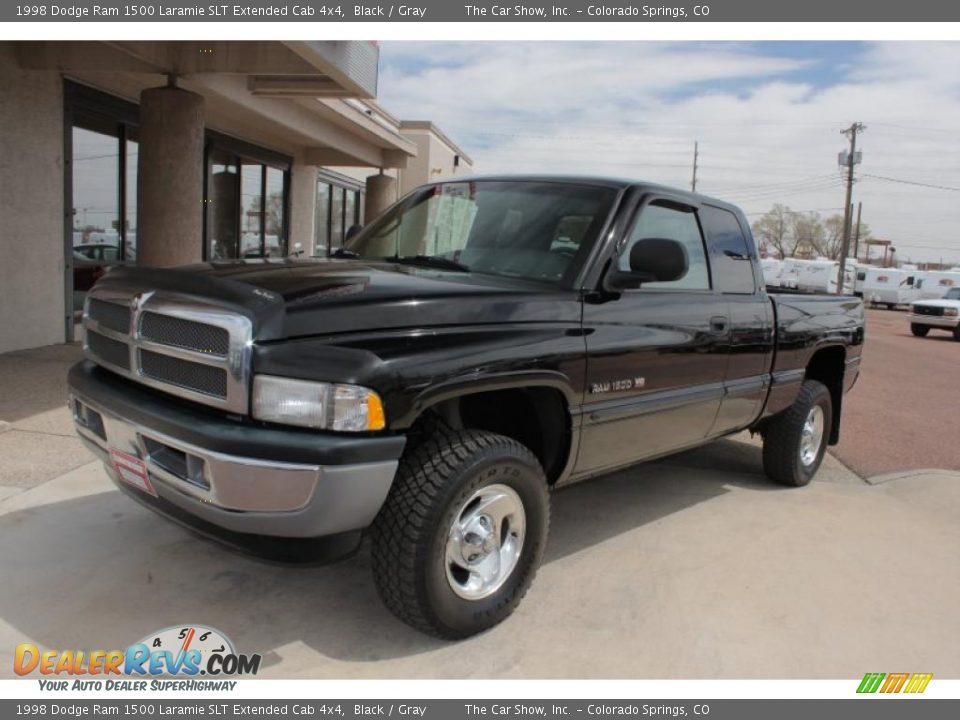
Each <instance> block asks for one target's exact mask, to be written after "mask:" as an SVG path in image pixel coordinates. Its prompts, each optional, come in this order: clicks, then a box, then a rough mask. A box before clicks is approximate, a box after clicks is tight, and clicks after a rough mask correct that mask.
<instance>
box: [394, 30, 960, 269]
mask: <svg viewBox="0 0 960 720" xmlns="http://www.w3.org/2000/svg"><path fill="white" fill-rule="evenodd" d="M380 49H381V60H380V62H381V65H380V88H379V93H378V101H379V102H381V103H382V104H383V105H384V107H386V108H388V109H389V110H390V112H391V113H393V114H395V115H397V116H399V117H401V118H404V119H409V120H432V121H433V122H434V123H436V124H437V125H439V126H440V128H441V129H442V130H443V131H444V132H445V133H446V134H447V135H448V136H450V137H451V138H452V139H453V140H454V141H455V142H456V143H457V144H459V145H460V147H461V148H463V150H464V151H465V152H466V153H467V154H468V155H469V156H470V157H471V158H472V159H473V161H474V166H475V168H476V170H477V172H478V173H481V174H484V173H512V172H534V173H564V174H566V173H573V174H599V175H612V176H617V177H627V178H636V179H641V180H648V181H653V182H660V183H664V184H667V185H672V186H676V187H682V188H689V187H690V181H691V175H692V166H693V148H694V142H698V143H699V162H698V166H699V168H698V172H697V190H698V191H700V192H703V193H706V194H709V195H714V196H716V197H719V198H722V199H724V200H728V201H730V202H734V203H736V204H738V205H739V206H740V207H742V208H743V210H744V212H746V213H747V215H748V217H749V218H750V220H751V222H752V221H753V220H755V219H757V218H758V217H759V216H760V215H762V214H763V213H764V212H766V211H767V210H769V209H770V207H771V206H772V205H773V204H774V203H782V204H784V205H788V206H789V207H790V208H791V209H792V210H795V211H806V210H815V211H818V212H819V213H820V214H821V215H822V216H823V217H827V216H829V215H832V214H835V213H842V212H843V204H844V187H843V182H842V178H841V169H840V168H839V167H838V164H837V154H838V153H839V152H840V151H842V150H844V149H846V148H847V139H846V138H845V136H843V135H841V130H842V129H844V128H846V127H849V126H850V124H851V123H853V122H862V123H863V124H864V125H865V126H866V130H865V131H864V133H863V134H862V135H860V136H859V138H858V150H862V152H863V161H862V164H861V165H859V166H858V167H857V171H856V174H857V182H856V184H855V185H854V191H853V201H854V203H856V202H858V201H862V203H863V221H864V222H865V223H867V224H868V225H869V227H870V230H871V233H872V235H873V236H874V237H876V238H882V239H889V240H891V241H892V242H893V244H894V246H895V247H896V248H897V257H898V258H899V259H900V260H903V261H907V260H912V261H938V260H940V259H941V258H942V259H943V260H944V261H947V262H951V261H952V262H956V263H958V264H960V43H912V42H898V43H853V42H849V43H839V42H758V43H718V42H714V43H699V42H682V43H655V42H645V43H628V42H603V43H601V42H584V43H570V42H544V41H540V42H529V43H525V42H512V43H488V42H470V43H424V42H384V43H382V44H381V46H380ZM928 186H938V187H928Z"/></svg>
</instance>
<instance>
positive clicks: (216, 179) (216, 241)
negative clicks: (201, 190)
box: [206, 150, 240, 260]
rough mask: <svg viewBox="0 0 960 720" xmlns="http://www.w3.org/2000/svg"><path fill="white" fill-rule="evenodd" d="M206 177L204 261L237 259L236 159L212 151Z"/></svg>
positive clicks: (237, 172)
mask: <svg viewBox="0 0 960 720" xmlns="http://www.w3.org/2000/svg"><path fill="white" fill-rule="evenodd" d="M208 166H209V170H208V176H207V203H206V206H207V257H209V258H210V259H211V260H224V259H226V258H235V257H238V255H239V252H238V249H239V245H238V238H237V217H238V214H239V212H240V210H239V202H238V198H237V189H238V186H237V177H238V176H239V168H238V166H237V164H236V162H235V158H234V157H233V156H231V155H228V154H226V153H223V152H219V151H216V150H214V151H212V152H211V153H210V158H209V163H208Z"/></svg>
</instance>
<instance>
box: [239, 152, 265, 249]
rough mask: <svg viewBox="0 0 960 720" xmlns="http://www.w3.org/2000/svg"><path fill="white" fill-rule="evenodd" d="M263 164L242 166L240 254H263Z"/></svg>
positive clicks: (245, 164)
mask: <svg viewBox="0 0 960 720" xmlns="http://www.w3.org/2000/svg"><path fill="white" fill-rule="evenodd" d="M262 203H263V166H262V165H260V164H256V165H251V164H247V163H244V164H243V165H241V166H240V256H241V257H261V256H262V255H263V225H262V222H261V221H262V219H263V218H262V217H261V210H262Z"/></svg>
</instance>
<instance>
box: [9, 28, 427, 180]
mask: <svg viewBox="0 0 960 720" xmlns="http://www.w3.org/2000/svg"><path fill="white" fill-rule="evenodd" d="M18 53H19V60H20V65H21V66H22V67H23V68H24V69H29V70H49V71H56V72H60V73H62V74H63V75H65V76H67V77H70V78H73V79H75V80H78V81H80V82H83V83H86V84H89V85H92V86H94V87H97V88H99V89H101V90H104V91H105V92H109V93H113V94H116V95H119V96H121V97H126V98H128V99H130V100H134V101H136V100H137V99H138V97H139V94H140V92H141V91H142V90H143V89H145V88H148V87H155V86H157V85H160V84H162V83H163V82H165V81H166V77H167V76H170V75H174V76H176V77H177V81H178V84H179V85H180V86H181V87H183V88H184V89H187V90H190V91H193V92H196V93H198V94H200V95H202V96H203V97H204V98H205V100H206V121H207V125H208V126H209V127H212V128H215V129H217V130H219V131H220V132H224V133H227V134H232V135H236V136H237V137H240V138H242V139H245V140H249V141H251V142H256V143H259V144H269V145H271V146H272V147H273V148H275V149H277V150H279V151H283V152H287V153H290V154H297V155H299V156H301V157H304V158H305V159H306V162H308V163H311V164H318V165H344V166H368V167H378V168H397V167H405V166H406V161H407V158H409V157H413V156H415V155H416V146H415V145H414V144H413V143H412V142H410V141H409V140H407V139H406V138H404V137H403V136H402V135H401V134H400V133H399V130H398V129H395V128H393V127H391V125H390V123H384V122H381V121H379V119H378V117H377V115H376V113H375V112H373V111H372V110H370V109H368V108H366V107H365V106H363V105H362V104H361V103H358V102H357V99H365V98H372V97H374V96H375V95H376V91H377V67H378V62H379V47H378V46H377V44H376V43H372V42H365V41H291V42H273V41H270V42H266V41H264V42H259V41H256V42H243V41H217V42H199V41H124V42H25V43H22V44H20V45H19V47H18Z"/></svg>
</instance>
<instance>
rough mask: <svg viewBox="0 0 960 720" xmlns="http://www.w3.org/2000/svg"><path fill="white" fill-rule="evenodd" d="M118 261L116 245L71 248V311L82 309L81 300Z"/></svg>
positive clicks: (89, 245) (75, 246) (83, 245)
mask: <svg viewBox="0 0 960 720" xmlns="http://www.w3.org/2000/svg"><path fill="white" fill-rule="evenodd" d="M119 259H120V249H119V248H118V247H117V246H116V245H112V244H104V243H90V242H88V243H87V244H81V245H74V246H73V298H74V300H73V309H74V311H75V312H78V311H80V310H81V309H82V308H83V299H84V297H86V293H87V292H88V291H89V290H90V288H92V287H93V286H94V284H95V283H96V282H97V280H99V279H100V278H101V277H103V274H104V273H105V272H106V271H107V268H109V267H110V266H111V265H115V264H117V262H119Z"/></svg>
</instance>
